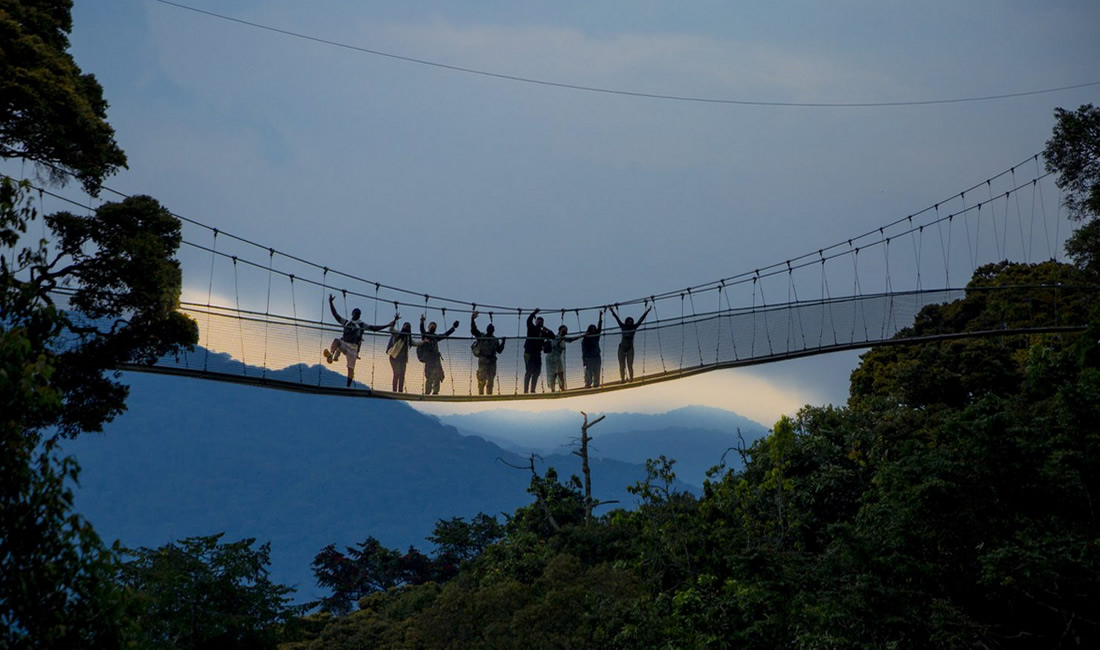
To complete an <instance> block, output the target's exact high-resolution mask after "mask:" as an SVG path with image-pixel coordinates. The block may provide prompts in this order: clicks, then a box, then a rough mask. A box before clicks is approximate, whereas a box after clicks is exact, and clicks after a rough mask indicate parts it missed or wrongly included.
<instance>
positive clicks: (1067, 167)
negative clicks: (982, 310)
mask: <svg viewBox="0 0 1100 650" xmlns="http://www.w3.org/2000/svg"><path fill="white" fill-rule="evenodd" d="M1054 118H1055V125H1054V133H1053V135H1052V136H1051V138H1050V140H1047V146H1046V149H1045V150H1044V151H1043V158H1044V159H1045V160H1046V168H1047V171H1050V172H1054V173H1056V174H1058V187H1059V188H1061V189H1062V191H1063V193H1064V198H1063V203H1064V204H1065V206H1066V208H1067V209H1068V210H1069V215H1070V218H1072V219H1075V220H1077V221H1080V222H1081V227H1080V228H1079V229H1078V230H1077V231H1076V232H1075V233H1074V234H1073V235H1072V236H1071V237H1070V239H1069V241H1067V242H1066V253H1068V254H1069V256H1070V258H1071V259H1073V260H1074V261H1075V262H1077V265H1078V266H1079V267H1081V268H1082V269H1085V270H1086V271H1087V272H1089V273H1090V275H1091V277H1092V278H1093V279H1094V280H1095V279H1096V278H1097V277H1100V264H1098V263H1100V109H1098V108H1096V107H1095V106H1093V105H1092V104H1085V105H1084V106H1081V107H1080V108H1078V109H1077V110H1076V111H1067V110H1065V109H1063V108H1056V109H1055V110H1054Z"/></svg>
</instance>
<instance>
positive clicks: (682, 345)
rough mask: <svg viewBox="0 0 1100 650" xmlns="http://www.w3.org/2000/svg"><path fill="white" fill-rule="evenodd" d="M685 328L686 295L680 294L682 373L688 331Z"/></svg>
mask: <svg viewBox="0 0 1100 650" xmlns="http://www.w3.org/2000/svg"><path fill="white" fill-rule="evenodd" d="M686 329H687V328H686V327H684V294H683V293H681V294H680V371H681V372H683V370H684V347H685V344H684V339H685V337H686V332H685V331H684V330H686Z"/></svg>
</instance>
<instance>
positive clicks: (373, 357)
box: [370, 282, 396, 389]
mask: <svg viewBox="0 0 1100 650" xmlns="http://www.w3.org/2000/svg"><path fill="white" fill-rule="evenodd" d="M379 288H381V285H380V284H379V283H377V282H375V283H374V320H373V321H372V322H371V325H377V324H378V289H379ZM394 324H395V325H396V323H394ZM377 346H378V336H377V335H374V334H372V335H371V337H370V387H371V388H372V389H373V388H374V368H375V366H377V365H378V363H377V362H378V354H377V353H376V350H375V348H376V347H377Z"/></svg>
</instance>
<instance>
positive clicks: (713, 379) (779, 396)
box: [409, 369, 827, 429]
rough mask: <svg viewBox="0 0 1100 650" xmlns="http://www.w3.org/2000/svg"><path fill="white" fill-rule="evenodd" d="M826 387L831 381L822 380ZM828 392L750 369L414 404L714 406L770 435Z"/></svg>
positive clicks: (597, 408) (537, 409)
mask: <svg viewBox="0 0 1100 650" xmlns="http://www.w3.org/2000/svg"><path fill="white" fill-rule="evenodd" d="M822 381H825V380H822ZM826 402H827V399H826V398H825V391H823V390H818V389H814V388H809V389H806V388H797V387H781V386H780V385H779V384H778V383H776V382H772V381H769V380H767V379H764V378H761V377H758V376H755V375H754V373H753V371H752V370H748V369H726V370H715V371H714V372H708V373H704V374H701V375H695V376H692V377H685V378H683V379H674V380H671V381H662V382H657V383H654V384H646V385H641V386H638V387H637V388H627V389H623V390H614V391H610V392H607V393H600V394H598V395H579V396H577V397H565V398H559V399H548V400H542V401H539V400H517V401H515V402H509V403H508V404H506V405H502V404H499V403H492V404H490V403H456V402H432V403H429V402H410V403H409V405H410V406H412V407H413V408H415V409H417V410H418V411H421V412H423V413H427V414H429V415H436V416H445V415H467V414H470V413H480V412H484V411H496V410H501V409H509V410H517V411H526V412H529V413H542V412H547V411H561V410H573V411H585V412H586V413H590V414H595V413H608V412H631V413H647V414H652V413H664V412H667V411H671V410H675V409H678V408H683V407H684V406H686V405H691V406H711V407H714V408H720V409H724V410H726V411H732V412H734V413H737V414H738V415H742V416H744V417H747V418H749V419H751V420H755V421H756V422H759V423H760V424H762V425H764V426H765V427H768V428H769V429H770V428H771V427H772V425H773V424H775V422H776V420H778V419H779V417H780V416H782V415H794V414H795V413H796V412H797V411H798V410H799V409H800V408H802V407H803V406H805V405H806V404H815V405H817V404H823V403H826Z"/></svg>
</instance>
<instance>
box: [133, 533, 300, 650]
mask: <svg viewBox="0 0 1100 650" xmlns="http://www.w3.org/2000/svg"><path fill="white" fill-rule="evenodd" d="M221 538H222V535H221V534H218V535H210V536H207V537H189V538H187V539H183V540H180V541H179V542H176V543H171V544H167V545H165V546H162V547H160V548H155V549H151V548H139V549H137V550H126V551H125V553H126V554H127V555H129V556H130V557H131V558H132V559H130V560H128V561H127V562H125V563H124V564H123V565H122V567H121V569H120V571H119V582H120V583H121V584H122V585H124V586H126V587H127V588H129V589H131V590H132V591H133V592H134V598H135V605H136V607H135V609H136V610H137V612H138V616H139V619H138V622H139V624H140V629H141V636H140V643H141V644H142V645H147V646H148V647H156V648H180V649H183V648H274V647H275V645H276V644H277V643H278V642H279V641H280V639H281V638H283V636H284V635H285V634H286V630H285V629H284V628H285V626H286V625H287V623H288V622H291V621H293V620H294V617H295V616H297V615H298V614H299V613H300V612H301V608H300V607H294V606H291V605H290V594H291V593H292V592H293V591H294V590H293V589H291V588H290V587H286V586H284V585H280V584H274V583H272V582H271V581H270V580H269V579H268V572H267V567H268V564H270V546H269V545H268V544H261V545H260V546H258V547H254V543H255V540H253V539H244V540H241V541H239V542H229V543H222V542H221Z"/></svg>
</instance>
